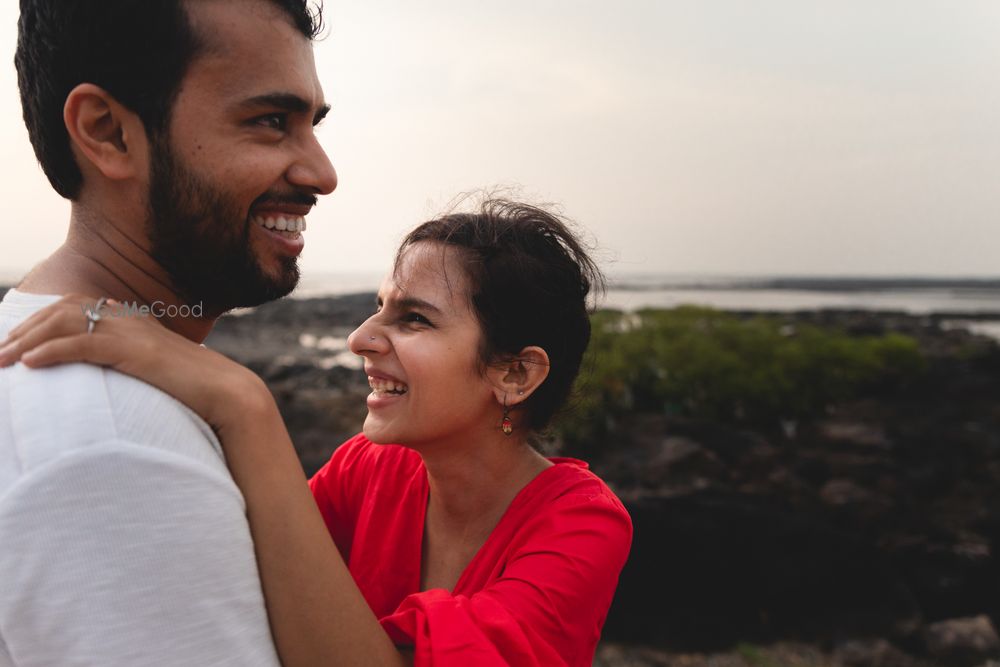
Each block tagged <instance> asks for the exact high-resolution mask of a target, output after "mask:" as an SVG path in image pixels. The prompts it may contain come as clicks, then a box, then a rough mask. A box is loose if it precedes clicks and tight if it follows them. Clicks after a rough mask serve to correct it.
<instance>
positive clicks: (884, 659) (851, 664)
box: [833, 639, 914, 667]
mask: <svg viewBox="0 0 1000 667" xmlns="http://www.w3.org/2000/svg"><path fill="white" fill-rule="evenodd" d="M833 655H834V658H835V659H836V660H838V661H840V662H841V663H843V664H844V665H846V666H848V667H912V665H913V664H914V659H913V657H912V656H909V655H907V654H906V653H904V652H903V651H901V650H899V649H898V648H896V647H895V646H893V645H892V644H891V643H890V642H889V641H887V640H885V639H853V640H847V641H843V642H840V643H839V644H838V645H837V647H836V649H835V650H834V653H833Z"/></svg>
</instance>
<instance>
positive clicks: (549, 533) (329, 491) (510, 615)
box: [309, 435, 632, 667]
mask: <svg viewBox="0 0 1000 667" xmlns="http://www.w3.org/2000/svg"><path fill="white" fill-rule="evenodd" d="M550 460H551V461H552V462H553V463H554V464H555V465H553V466H552V467H550V468H546V469H545V470H543V471H542V472H540V473H539V474H538V476H536V477H535V478H534V479H533V480H532V481H531V482H529V483H528V484H527V485H526V486H525V487H524V488H523V489H521V491H520V492H519V493H518V494H517V496H516V497H515V498H514V500H513V501H512V502H511V504H510V507H508V508H507V511H506V512H505V513H504V515H503V517H502V518H501V519H500V522H499V523H498V524H497V526H496V528H495V529H494V530H493V532H492V533H491V534H490V536H489V537H488V538H487V540H486V542H485V543H484V544H483V546H482V548H480V549H479V551H478V552H477V553H476V555H475V557H474V558H473V559H472V561H471V562H470V563H469V565H468V566H467V567H466V568H465V571H464V572H462V575H461V577H459V580H458V583H457V584H456V585H455V588H454V590H452V591H447V590H445V589H443V588H437V589H431V590H428V591H423V592H421V591H420V560H421V541H422V539H423V533H424V514H425V511H426V509H427V494H428V489H429V487H428V482H427V473H426V470H425V469H424V464H423V460H422V459H421V458H420V455H419V454H417V453H416V452H415V451H413V450H411V449H407V448H406V447H402V446H399V445H376V444H374V443H372V442H371V441H369V440H368V439H366V438H365V437H364V436H362V435H357V436H355V437H354V438H352V439H350V440H348V441H347V442H345V443H344V444H343V445H341V446H340V447H339V448H338V449H337V450H336V451H335V452H334V454H333V457H332V458H331V459H330V461H329V462H328V463H327V464H326V465H325V466H324V467H323V468H322V469H321V470H320V471H319V472H318V473H316V475H315V476H314V477H313V478H312V479H311V480H310V482H309V485H310V487H311V488H312V492H313V495H314V496H315V498H316V503H317V504H318V505H319V509H320V512H321V513H322V514H323V518H324V519H325V520H326V525H327V528H329V530H330V534H331V535H332V536H333V539H334V541H335V542H336V543H337V547H338V548H339V549H340V552H341V554H342V555H343V556H344V560H345V561H346V562H347V564H348V567H349V568H350V571H351V574H352V575H353V576H354V580H355V581H356V582H357V584H358V587H359V588H360V589H361V592H362V594H363V595H364V596H365V599H366V600H367V601H368V604H369V605H370V606H371V608H372V610H373V611H374V612H375V615H376V616H377V617H378V618H379V620H380V621H381V623H382V627H383V628H385V630H386V632H387V633H388V634H389V636H390V637H391V638H392V640H393V641H394V642H395V643H397V644H400V645H412V646H413V647H414V657H415V664H416V665H417V666H418V667H421V666H424V665H434V666H436V667H442V666H450V665H461V666H462V667H469V666H470V665H476V666H477V667H488V666H490V665H519V666H520V665H524V666H530V665H544V666H545V667H549V666H550V665H566V666H573V667H576V666H578V665H579V666H581V667H583V666H584V665H586V666H587V667H589V666H590V664H591V663H592V661H593V656H594V649H595V648H596V646H597V640H598V639H599V638H600V634H601V627H602V626H603V625H604V618H605V616H606V615H607V613H608V607H609V606H610V605H611V598H612V596H613V595H614V592H615V586H616V585H617V583H618V574H619V572H620V571H621V569H622V566H623V565H624V564H625V559H626V558H627V557H628V551H629V546H630V544H631V541H632V522H631V520H630V519H629V516H628V513H626V511H625V508H624V507H623V506H622V504H621V502H620V501H619V500H618V498H616V497H615V495H614V494H613V493H612V492H611V490H610V489H609V488H608V487H607V486H606V485H605V484H604V482H602V481H601V480H600V479H599V478H598V477H597V476H596V475H594V474H593V473H592V472H590V471H589V470H587V464H586V463H584V462H583V461H578V460H576V459H567V458H553V459H550Z"/></svg>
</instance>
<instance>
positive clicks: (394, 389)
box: [368, 375, 407, 394]
mask: <svg viewBox="0 0 1000 667" xmlns="http://www.w3.org/2000/svg"><path fill="white" fill-rule="evenodd" d="M368 386H370V387H371V388H372V391H374V392H375V393H376V394H405V393H406V391H407V387H406V385H405V384H403V383H402V382H393V381H392V380H383V379H382V378H374V377H372V376H371V375H369V376H368Z"/></svg>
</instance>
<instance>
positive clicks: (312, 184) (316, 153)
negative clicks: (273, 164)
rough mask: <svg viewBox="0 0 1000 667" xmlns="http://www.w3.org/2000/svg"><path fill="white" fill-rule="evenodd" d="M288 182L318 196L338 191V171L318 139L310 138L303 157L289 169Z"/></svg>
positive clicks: (304, 148)
mask: <svg viewBox="0 0 1000 667" xmlns="http://www.w3.org/2000/svg"><path fill="white" fill-rule="evenodd" d="M287 178H288V182H289V183H291V184H292V185H295V186H298V187H300V188H304V189H309V190H311V191H313V192H315V193H316V194H320V195H328V194H330V193H331V192H333V191H334V190H336V189H337V170H336V169H334V168H333V164H331V162H330V158H329V157H328V156H327V154H326V151H324V150H323V147H322V146H320V144H319V141H317V139H316V137H315V136H313V137H310V138H309V139H308V140H307V144H306V145H305V146H304V147H303V152H302V155H301V156H300V157H299V159H298V160H296V162H295V163H294V164H293V165H292V166H291V167H290V168H289V169H288V174H287Z"/></svg>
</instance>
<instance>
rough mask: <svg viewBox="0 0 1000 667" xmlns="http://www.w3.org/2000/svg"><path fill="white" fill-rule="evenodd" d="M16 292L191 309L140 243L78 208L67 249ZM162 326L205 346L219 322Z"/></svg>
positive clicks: (207, 319)
mask: <svg viewBox="0 0 1000 667" xmlns="http://www.w3.org/2000/svg"><path fill="white" fill-rule="evenodd" d="M17 289H18V290H19V291H22V292H28V293H34V294H70V293H74V294H84V295H87V296H93V297H101V296H105V297H110V298H112V299H115V300H116V301H119V302H123V303H126V302H127V303H129V304H136V305H138V306H150V307H151V308H154V309H155V310H157V311H160V312H164V311H168V310H169V308H168V307H169V306H183V305H188V306H195V305H197V304H186V303H185V300H184V299H183V297H181V296H180V295H179V294H178V293H177V291H176V290H175V289H174V288H173V286H172V284H171V281H170V279H169V277H168V276H167V273H166V271H165V270H164V269H163V267H161V266H160V265H159V263H158V262H156V261H155V260H154V259H153V258H152V257H151V256H150V255H149V251H148V250H147V249H146V247H145V245H144V244H142V243H141V242H138V241H137V240H136V239H133V238H130V236H129V235H128V234H127V233H126V232H123V231H122V230H121V229H119V228H118V227H116V226H115V225H114V224H113V223H111V222H110V221H105V223H104V224H99V225H98V224H93V223H92V222H91V221H89V220H87V219H85V218H84V217H82V216H80V215H79V213H78V211H77V210H76V209H75V208H74V213H73V219H72V220H71V222H70V231H69V234H68V235H67V237H66V241H65V243H63V245H62V246H61V247H60V248H59V249H58V250H56V251H55V252H54V253H53V254H52V255H50V256H49V257H48V258H47V259H45V260H44V261H42V262H41V263H40V264H38V265H37V266H36V267H35V268H34V269H32V271H31V272H30V273H29V274H28V275H27V276H26V277H25V278H24V280H22V281H21V283H20V284H19V285H18V286H17ZM159 322H160V323H161V324H163V325H164V326H166V327H167V328H168V329H170V330H172V331H174V332H176V333H179V334H180V335H182V336H184V337H185V338H188V339H189V340H192V341H194V342H196V343H200V342H202V341H203V340H205V338H206V337H207V336H208V334H209V332H210V331H211V330H212V326H213V325H214V324H215V318H214V317H212V316H211V315H208V314H206V315H205V316H203V317H200V318H196V317H172V318H171V317H167V316H163V317H160V318H159Z"/></svg>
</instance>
